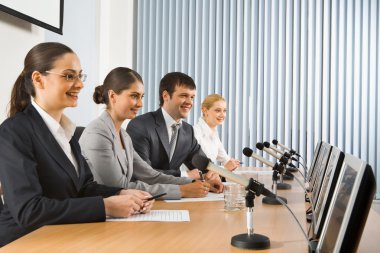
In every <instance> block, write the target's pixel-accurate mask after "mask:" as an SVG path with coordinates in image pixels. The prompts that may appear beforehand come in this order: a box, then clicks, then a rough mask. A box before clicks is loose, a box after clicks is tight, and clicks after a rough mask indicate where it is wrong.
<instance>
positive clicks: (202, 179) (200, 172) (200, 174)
mask: <svg viewBox="0 0 380 253" xmlns="http://www.w3.org/2000/svg"><path fill="white" fill-rule="evenodd" d="M198 172H199V177H200V179H201V181H202V182H204V181H205V179H204V177H203V174H202V171H198Z"/></svg>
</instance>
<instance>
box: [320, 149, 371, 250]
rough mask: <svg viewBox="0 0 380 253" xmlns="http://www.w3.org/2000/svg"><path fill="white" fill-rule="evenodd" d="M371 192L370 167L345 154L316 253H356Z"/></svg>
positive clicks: (365, 219) (369, 205)
mask: <svg viewBox="0 0 380 253" xmlns="http://www.w3.org/2000/svg"><path fill="white" fill-rule="evenodd" d="M375 191H376V181H375V176H374V174H373V171H372V168H371V166H369V165H368V164H367V163H366V162H364V161H362V160H360V159H358V158H356V157H354V156H352V155H349V154H346V155H345V158H344V162H343V165H342V168H341V172H340V175H339V178H338V181H337V184H336V187H335V191H334V194H333V197H332V200H331V203H330V206H329V210H328V213H327V217H326V221H325V224H324V226H323V229H322V233H321V237H320V239H319V241H318V244H317V252H321V253H325V252H328V253H331V252H344V253H350V252H356V250H357V248H358V245H359V242H360V238H361V235H362V233H363V229H364V226H365V223H366V221H367V216H368V212H369V210H370V208H371V204H372V200H373V197H374V194H375Z"/></svg>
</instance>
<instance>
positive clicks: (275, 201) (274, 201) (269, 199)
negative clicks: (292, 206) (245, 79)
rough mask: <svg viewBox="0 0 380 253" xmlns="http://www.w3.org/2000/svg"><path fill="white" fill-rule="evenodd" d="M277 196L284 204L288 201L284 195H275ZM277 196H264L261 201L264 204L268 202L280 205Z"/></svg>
mask: <svg viewBox="0 0 380 253" xmlns="http://www.w3.org/2000/svg"><path fill="white" fill-rule="evenodd" d="M277 198H280V199H281V200H282V201H284V202H285V203H286V204H287V203H288V200H287V199H286V198H284V197H280V196H277ZM277 198H273V197H264V198H263V200H262V202H263V203H264V204H268V205H282V204H281V203H280V201H278V200H277Z"/></svg>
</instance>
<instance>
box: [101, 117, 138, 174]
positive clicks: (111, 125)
mask: <svg viewBox="0 0 380 253" xmlns="http://www.w3.org/2000/svg"><path fill="white" fill-rule="evenodd" d="M100 118H101V119H102V120H103V122H104V123H105V124H106V126H107V127H108V128H109V129H110V131H111V133H112V140H113V145H114V150H115V151H114V152H115V154H116V157H117V159H118V161H119V164H120V166H121V168H122V169H123V172H124V173H125V176H126V177H127V178H128V181H130V179H131V177H132V173H133V170H132V169H130V168H133V167H132V166H131V164H130V161H132V159H133V158H132V157H131V155H130V154H129V153H130V152H128V150H127V145H126V142H125V138H126V137H125V136H124V135H123V138H121V141H122V142H123V145H124V147H125V150H123V149H122V148H121V146H120V145H119V144H121V143H120V142H119V138H118V133H117V132H116V128H115V125H114V123H113V121H112V118H111V116H110V115H109V114H108V112H106V111H104V112H103V113H102V115H101V116H100ZM123 153H125V155H126V157H127V161H125V157H124V156H122V154H123Z"/></svg>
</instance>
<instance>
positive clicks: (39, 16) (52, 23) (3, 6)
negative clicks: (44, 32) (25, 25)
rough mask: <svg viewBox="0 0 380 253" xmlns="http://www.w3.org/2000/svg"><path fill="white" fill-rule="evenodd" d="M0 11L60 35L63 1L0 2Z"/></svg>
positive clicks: (20, 0) (18, 0)
mask: <svg viewBox="0 0 380 253" xmlns="http://www.w3.org/2000/svg"><path fill="white" fill-rule="evenodd" d="M0 11H4V12H6V13H8V14H11V15H14V16H16V17H18V18H21V19H24V20H26V21H28V22H31V23H33V24H35V25H38V26H41V27H43V28H45V29H48V30H50V31H53V32H56V33H59V34H62V23H63V0H0Z"/></svg>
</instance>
